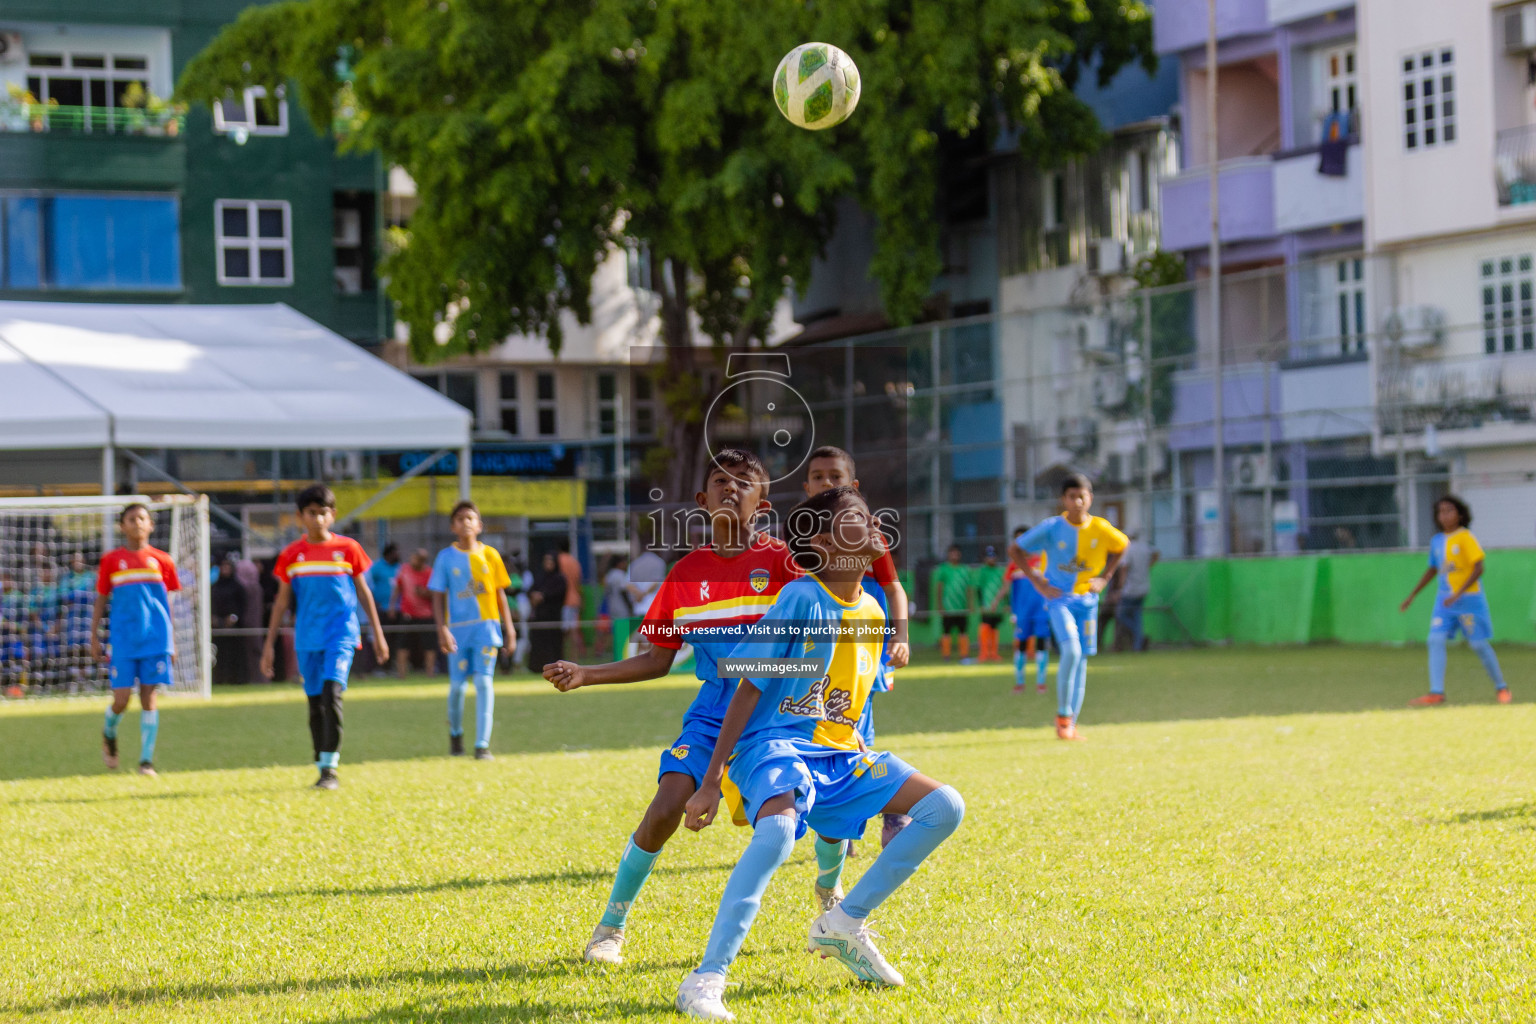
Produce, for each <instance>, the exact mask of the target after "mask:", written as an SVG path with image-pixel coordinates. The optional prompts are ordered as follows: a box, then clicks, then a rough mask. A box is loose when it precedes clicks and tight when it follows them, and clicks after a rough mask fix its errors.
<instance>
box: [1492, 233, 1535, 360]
mask: <svg viewBox="0 0 1536 1024" xmlns="http://www.w3.org/2000/svg"><path fill="white" fill-rule="evenodd" d="M1481 276H1482V285H1483V351H1484V352H1486V353H1488V354H1489V355H1493V354H1495V353H1498V352H1514V351H1516V350H1517V349H1518V350H1520V351H1525V352H1529V351H1531V350H1532V349H1533V348H1536V309H1533V300H1532V293H1533V291H1536V279H1533V274H1532V272H1531V254H1530V253H1528V252H1527V253H1521V254H1520V255H1518V256H1500V257H1498V258H1497V259H1491V260H1484V261H1483V266H1482V275H1481Z"/></svg>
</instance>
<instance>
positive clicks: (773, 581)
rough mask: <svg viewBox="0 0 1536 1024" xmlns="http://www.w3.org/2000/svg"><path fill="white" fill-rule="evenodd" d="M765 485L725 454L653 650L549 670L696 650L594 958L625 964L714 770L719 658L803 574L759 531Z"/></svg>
mask: <svg viewBox="0 0 1536 1024" xmlns="http://www.w3.org/2000/svg"><path fill="white" fill-rule="evenodd" d="M768 483H769V480H768V471H767V470H766V469H765V468H764V467H763V464H762V462H761V461H760V460H759V459H758V457H757V456H756V455H753V454H752V453H751V452H748V451H745V450H742V449H735V448H726V449H723V450H721V451H720V452H718V453H717V454H716V455H715V456H714V458H713V459H712V460H711V463H710V467H709V472H708V473H707V475H706V476H705V483H704V490H702V491H699V492H698V493H697V494H696V495H694V501H695V502H696V503H697V504H698V506H699V508H701V509H703V510H704V511H705V512H706V513H707V514H708V516H709V525H710V537H711V541H712V543H711V544H709V545H707V546H705V547H701V548H698V549H696V550H694V551H691V552H689V553H688V554H686V555H684V556H683V557H682V558H681V559H679V560H678V563H677V564H676V565H674V566H673V567H672V571H671V572H669V573H667V578H666V579H665V580H664V581H663V582H662V584H661V589H660V590H659V591H658V592H657V594H656V598H655V599H654V600H653V601H652V602H651V607H650V609H649V610H648V611H647V612H646V616H645V621H644V622H642V623H641V625H640V633H641V635H642V636H644V637H645V638H646V639H647V640H649V641H650V642H651V645H652V646H651V648H650V650H647V651H645V652H644V653H642V654H638V655H636V656H635V657H633V658H626V659H624V660H623V661H615V662H612V663H610V664H607V665H590V666H583V665H577V664H574V663H572V662H569V661H557V662H553V663H552V664H549V665H546V666H545V668H544V678H546V679H548V680H549V681H550V682H551V683H553V684H554V685H555V689H557V690H560V691H561V692H569V691H571V690H575V689H578V688H579V687H582V686H598V685H602V684H606V683H633V682H639V681H641V680H643V679H655V678H657V677H659V676H664V675H666V674H667V672H668V670H669V669H671V667H672V660H673V658H675V657H676V656H677V652H678V651H679V650H680V649H681V648H682V646H683V644H684V643H685V642H686V643H689V644H691V645H692V647H693V661H694V672H695V674H697V676H698V678H699V683H700V686H699V692H698V695H697V696H696V697H694V699H693V703H692V704H690V705H689V707H688V710H687V712H685V713H684V715H683V729H682V733H681V734H680V735H679V736H678V737H677V739H676V740H674V741H673V742H672V744H671V745H669V746H668V747H667V748H666V749H665V750H663V751H662V753H661V764H660V766H659V768H658V770H657V781H656V795H655V796H654V797H653V798H652V799H651V804H650V806H649V807H648V808H646V812H645V816H644V817H643V818H642V819H641V821H640V825H639V827H638V828H636V829H635V831H634V834H633V835H632V836H631V837H630V841H629V843H628V844H626V846H625V847H624V853H623V854H622V855H621V857H620V858H619V869H618V871H617V872H616V873H615V875H614V880H613V890H612V892H611V893H610V894H609V897H608V903H607V906H606V907H605V908H604V910H603V914H602V917H601V918H600V919H599V921H598V923H597V926H596V927H595V928H594V929H593V931H592V938H591V939H590V940H588V942H587V948H586V951H585V952H584V954H583V958H584V959H586V960H587V961H588V962H593V963H610V964H617V963H623V959H624V958H623V945H624V926H625V923H626V921H627V920H628V917H629V910H630V907H631V905H632V904H633V903H634V901H635V898H636V897H637V896H638V895H639V894H640V889H641V887H642V886H643V885H644V884H645V880H646V879H647V878H649V877H650V873H651V868H652V867H653V866H654V865H655V863H656V858H657V857H658V856H660V855H661V851H662V848H663V847H664V846H665V845H666V842H667V840H668V839H670V838H671V837H672V834H673V833H674V832H676V831H677V826H678V825H679V824H681V823H682V820H683V809H684V807H685V805H686V804H687V802H688V798H689V797H691V796H692V795H693V793H694V790H696V789H697V788H698V785H699V780H700V779H701V778H702V777H703V775H704V771H705V769H706V768H708V767H709V759H710V756H711V755H712V754H713V753H714V749H715V739H716V737H718V736H719V735H720V722H721V719H722V718H723V717H724V715H725V708H726V705H727V704H729V703H730V699H731V694H732V692H733V691H734V690H735V682H736V681H735V680H734V679H722V678H720V673H719V670H718V668H717V667H716V660H717V659H718V658H720V657H722V656H723V655H725V654H728V653H729V652H730V651H731V650H733V649H734V648H735V646H736V645H737V643H738V642H740V641H741V639H742V638H743V637H744V635H745V627H746V626H747V625H748V624H750V623H753V622H756V621H757V620H758V619H760V618H761V617H762V615H763V613H764V612H766V611H767V610H768V609H769V607H770V606H772V604H773V600H774V597H775V596H777V595H778V593H779V590H780V589H781V588H782V587H783V586H784V584H785V583H788V582H789V581H790V580H792V579H794V578H795V577H796V576H798V575H799V571H798V570H797V569H796V568H795V566H794V562H793V560H792V559H791V558H790V557H789V549H788V548H786V547H785V546H784V544H783V542H782V541H779V540H775V539H774V538H772V537H769V536H767V535H766V534H761V533H757V532H755V529H754V523H755V522H756V520H757V518H758V517H759V516H761V515H763V514H764V513H765V512H767V511H768V510H769V509H770V508H771V506H770V505H769V504H768Z"/></svg>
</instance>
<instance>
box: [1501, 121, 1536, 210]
mask: <svg viewBox="0 0 1536 1024" xmlns="http://www.w3.org/2000/svg"><path fill="white" fill-rule="evenodd" d="M1493 167H1494V176H1495V178H1496V179H1497V182H1498V186H1499V205H1500V206H1521V205H1523V204H1525V203H1536V125H1525V126H1524V127H1521V128H1507V129H1505V130H1504V131H1502V132H1499V134H1498V136H1497V140H1496V141H1495V143H1494V151H1493Z"/></svg>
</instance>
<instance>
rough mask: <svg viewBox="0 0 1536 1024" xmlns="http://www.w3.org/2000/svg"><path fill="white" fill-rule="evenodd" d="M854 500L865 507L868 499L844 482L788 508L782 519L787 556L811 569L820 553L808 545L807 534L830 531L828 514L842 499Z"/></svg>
mask: <svg viewBox="0 0 1536 1024" xmlns="http://www.w3.org/2000/svg"><path fill="white" fill-rule="evenodd" d="M849 500H852V501H856V502H858V503H859V504H860V505H863V506H864V507H865V509H868V508H869V502H867V501H865V500H864V496H863V495H862V494H860V493H859V492H858V491H857V490H856V489H855V488H853V487H850V486H848V485H847V484H844V485H843V486H841V487H829V488H827V489H826V490H825V491H822V492H821V493H820V494H816V495H813V496H811V497H809V498H806V499H805V500H804V501H802V502H801V503H800V504H798V505H796V506H795V507H794V508H792V509H790V510H789V515H788V516H787V517H786V518H785V520H784V535H785V538H786V541H787V542H788V544H789V554H790V557H791V558H793V559H794V560H795V564H796V565H798V566H799V567H800V568H802V569H805V570H807V571H814V570H815V569H816V568H817V567H819V565H820V564H821V559H822V557H823V556H822V553H821V552H820V551H817V550H816V549H815V548H813V547H811V538H812V537H819V536H821V535H822V534H824V533H830V532H831V531H832V517H833V516H834V515H836V514H837V511H838V509H840V508H842V507H843V504H844V503H845V502H846V501H849Z"/></svg>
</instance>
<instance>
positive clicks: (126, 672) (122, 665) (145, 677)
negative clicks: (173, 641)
mask: <svg viewBox="0 0 1536 1024" xmlns="http://www.w3.org/2000/svg"><path fill="white" fill-rule="evenodd" d="M111 677H112V689H114V690H126V689H129V688H130V687H133V686H170V685H171V656H170V655H169V654H155V655H152V656H150V657H148V658H119V657H118V656H117V654H116V653H113V655H112V668H111Z"/></svg>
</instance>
